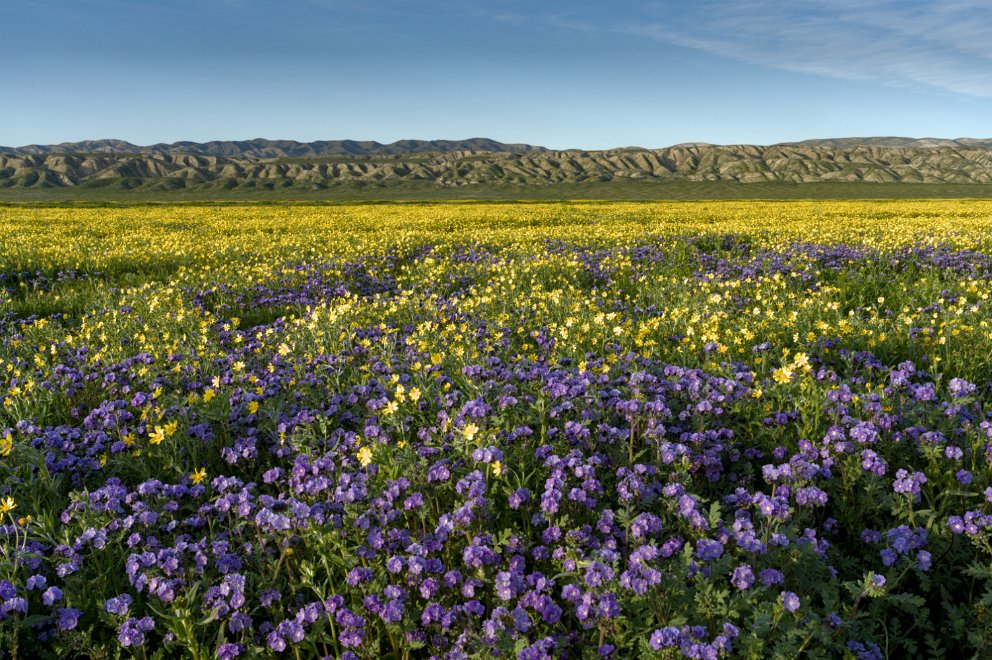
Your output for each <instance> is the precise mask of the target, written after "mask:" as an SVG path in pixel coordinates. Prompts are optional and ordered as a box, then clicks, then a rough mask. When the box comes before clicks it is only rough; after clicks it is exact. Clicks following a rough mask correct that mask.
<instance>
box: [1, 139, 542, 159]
mask: <svg viewBox="0 0 992 660" xmlns="http://www.w3.org/2000/svg"><path fill="white" fill-rule="evenodd" d="M450 151H492V152H508V153H525V152H530V151H544V148H543V147H535V146H532V145H529V144H503V143H502V142H497V141H496V140H490V139H489V138H471V139H468V140H399V141H397V142H393V143H391V144H382V143H381V142H374V141H356V140H321V141H318V142H296V141H295V140H264V139H261V138H258V139H255V140H215V141H212V142H173V143H171V144H165V143H160V144H153V145H149V146H144V147H142V146H138V145H136V144H131V143H130V142H125V141H124V140H84V141H82V142H63V143H61V144H48V145H41V144H31V145H28V146H26V147H0V154H7V155H13V156H38V155H42V156H44V155H50V154H98V153H99V154H132V155H147V154H160V155H169V154H193V155H198V156H226V157H230V158H259V159H262V158H292V157H309V156H344V155H350V156H375V155H397V154H413V153H424V152H440V153H447V152H450Z"/></svg>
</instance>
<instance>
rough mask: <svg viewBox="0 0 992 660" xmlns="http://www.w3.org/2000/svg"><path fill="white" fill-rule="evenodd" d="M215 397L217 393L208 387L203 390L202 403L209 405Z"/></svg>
mask: <svg viewBox="0 0 992 660" xmlns="http://www.w3.org/2000/svg"><path fill="white" fill-rule="evenodd" d="M215 396H217V393H216V392H215V391H214V390H213V388H211V387H208V388H207V389H205V390H203V403H209V402H210V400H211V399H213V398H214V397H215Z"/></svg>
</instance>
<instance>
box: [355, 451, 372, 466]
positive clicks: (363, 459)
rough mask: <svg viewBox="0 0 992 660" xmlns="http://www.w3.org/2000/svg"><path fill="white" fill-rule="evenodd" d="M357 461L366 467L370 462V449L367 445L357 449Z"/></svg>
mask: <svg viewBox="0 0 992 660" xmlns="http://www.w3.org/2000/svg"><path fill="white" fill-rule="evenodd" d="M358 462H359V463H361V465H362V467H368V464H369V463H371V462H372V450H371V449H369V448H368V447H362V448H361V449H359V450H358Z"/></svg>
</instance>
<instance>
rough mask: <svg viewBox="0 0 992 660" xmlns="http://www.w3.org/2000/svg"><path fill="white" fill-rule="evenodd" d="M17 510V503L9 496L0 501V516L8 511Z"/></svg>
mask: <svg viewBox="0 0 992 660" xmlns="http://www.w3.org/2000/svg"><path fill="white" fill-rule="evenodd" d="M16 508H17V502H15V501H14V498H13V497H10V496H9V495H8V496H7V497H5V498H4V499H2V500H0V515H3V514H5V513H7V512H8V511H13V510H14V509H16Z"/></svg>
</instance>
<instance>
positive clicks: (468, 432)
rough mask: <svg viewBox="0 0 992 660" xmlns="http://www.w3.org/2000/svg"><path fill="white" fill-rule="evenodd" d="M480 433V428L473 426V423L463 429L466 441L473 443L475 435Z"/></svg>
mask: <svg viewBox="0 0 992 660" xmlns="http://www.w3.org/2000/svg"><path fill="white" fill-rule="evenodd" d="M478 432H479V427H478V426H476V425H475V424H473V423H472V422H469V423H468V424H466V425H465V426H464V427H463V428H462V433H464V434H465V439H466V440H468V441H469V442H471V441H472V438H474V437H475V434H476V433H478Z"/></svg>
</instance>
